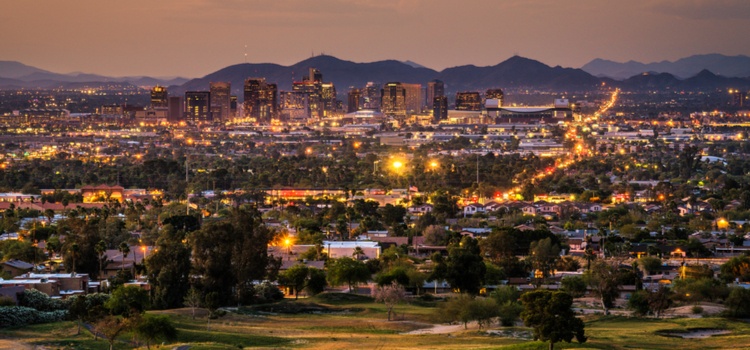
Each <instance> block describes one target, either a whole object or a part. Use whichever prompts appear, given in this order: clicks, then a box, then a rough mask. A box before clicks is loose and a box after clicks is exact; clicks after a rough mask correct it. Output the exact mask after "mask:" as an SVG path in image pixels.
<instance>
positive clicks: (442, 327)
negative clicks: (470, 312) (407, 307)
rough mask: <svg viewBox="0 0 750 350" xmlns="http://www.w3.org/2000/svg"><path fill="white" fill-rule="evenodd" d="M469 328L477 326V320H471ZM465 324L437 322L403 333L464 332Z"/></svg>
mask: <svg viewBox="0 0 750 350" xmlns="http://www.w3.org/2000/svg"><path fill="white" fill-rule="evenodd" d="M467 327H468V329H472V328H476V327H477V323H476V322H469V324H468V325H467ZM464 330H465V329H464V325H463V323H462V324H436V325H432V327H428V328H422V329H417V330H413V331H411V332H406V333H403V334H449V333H454V332H462V331H464Z"/></svg>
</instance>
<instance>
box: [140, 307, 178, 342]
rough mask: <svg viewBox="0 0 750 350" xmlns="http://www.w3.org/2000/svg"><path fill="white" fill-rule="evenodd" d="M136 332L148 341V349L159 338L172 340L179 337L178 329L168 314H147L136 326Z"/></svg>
mask: <svg viewBox="0 0 750 350" xmlns="http://www.w3.org/2000/svg"><path fill="white" fill-rule="evenodd" d="M135 332H136V334H138V336H139V337H141V339H143V340H145V341H146V348H147V349H151V343H153V342H156V341H157V340H160V339H164V340H167V341H172V340H174V339H175V338H176V337H177V329H176V328H175V327H174V326H173V325H172V322H170V321H169V317H168V316H166V315H145V316H144V317H143V318H142V319H141V320H140V322H138V325H136V326H135Z"/></svg>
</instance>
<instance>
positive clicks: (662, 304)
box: [648, 286, 673, 318]
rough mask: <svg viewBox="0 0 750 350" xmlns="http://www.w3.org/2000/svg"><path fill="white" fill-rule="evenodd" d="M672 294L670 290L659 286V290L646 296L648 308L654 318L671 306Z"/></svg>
mask: <svg viewBox="0 0 750 350" xmlns="http://www.w3.org/2000/svg"><path fill="white" fill-rule="evenodd" d="M672 294H673V293H672V290H671V289H670V288H667V287H665V286H659V289H657V290H656V291H654V292H651V293H649V294H648V307H649V308H650V309H651V311H652V312H653V313H654V316H656V318H659V316H660V315H661V313H662V312H663V311H664V310H666V309H668V308H669V307H670V306H671V305H672Z"/></svg>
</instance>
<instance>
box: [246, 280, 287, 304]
mask: <svg viewBox="0 0 750 350" xmlns="http://www.w3.org/2000/svg"><path fill="white" fill-rule="evenodd" d="M253 289H254V290H255V297H256V300H257V301H258V303H272V302H274V301H278V300H281V299H284V293H282V292H281V290H279V288H278V287H276V286H275V285H273V284H272V283H271V282H268V281H264V282H262V283H260V284H256V285H255V286H253Z"/></svg>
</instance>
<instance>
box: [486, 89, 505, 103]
mask: <svg viewBox="0 0 750 350" xmlns="http://www.w3.org/2000/svg"><path fill="white" fill-rule="evenodd" d="M503 98H504V94H503V90H500V89H489V90H487V91H486V92H485V93H484V100H485V101H487V100H497V101H498V105H499V106H502V105H503Z"/></svg>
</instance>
